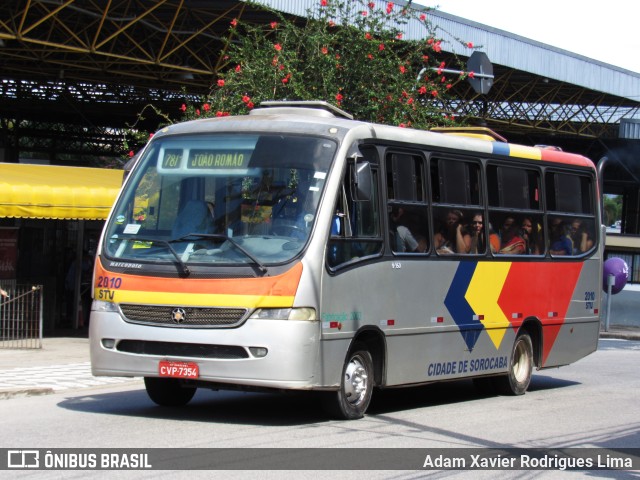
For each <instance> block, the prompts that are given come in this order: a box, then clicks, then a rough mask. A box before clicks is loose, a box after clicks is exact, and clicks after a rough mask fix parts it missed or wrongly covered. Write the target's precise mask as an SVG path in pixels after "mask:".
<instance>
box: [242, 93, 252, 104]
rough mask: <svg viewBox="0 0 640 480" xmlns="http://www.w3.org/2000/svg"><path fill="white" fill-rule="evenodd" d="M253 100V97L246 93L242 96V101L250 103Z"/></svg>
mask: <svg viewBox="0 0 640 480" xmlns="http://www.w3.org/2000/svg"><path fill="white" fill-rule="evenodd" d="M250 101H251V97H248V96H247V95H245V96H244V97H242V102H243V103H249V102H250Z"/></svg>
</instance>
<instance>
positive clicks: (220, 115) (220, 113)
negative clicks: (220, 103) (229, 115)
mask: <svg viewBox="0 0 640 480" xmlns="http://www.w3.org/2000/svg"><path fill="white" fill-rule="evenodd" d="M223 115H224V114H223V113H222V112H221V111H220V110H218V111H217V112H216V117H222V116H223Z"/></svg>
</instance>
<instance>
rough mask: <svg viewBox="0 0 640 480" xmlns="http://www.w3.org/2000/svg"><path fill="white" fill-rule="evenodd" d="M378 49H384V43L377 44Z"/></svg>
mask: <svg viewBox="0 0 640 480" xmlns="http://www.w3.org/2000/svg"><path fill="white" fill-rule="evenodd" d="M378 50H380V51H383V50H384V43H381V44H380V45H378Z"/></svg>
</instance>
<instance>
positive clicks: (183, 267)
mask: <svg viewBox="0 0 640 480" xmlns="http://www.w3.org/2000/svg"><path fill="white" fill-rule="evenodd" d="M122 238H123V239H124V240H133V241H136V242H150V243H159V244H161V245H164V246H165V247H167V248H168V249H169V251H170V252H171V254H172V255H173V256H174V257H175V259H176V260H177V261H178V265H180V270H181V272H182V274H183V275H184V276H185V277H188V276H189V275H191V271H190V270H189V267H187V264H186V263H184V262H183V261H182V258H180V255H178V252H176V251H175V250H174V249H173V247H172V246H171V244H170V243H169V242H167V241H166V240H158V239H157V238H141V237H122Z"/></svg>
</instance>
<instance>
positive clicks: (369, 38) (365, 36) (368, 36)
mask: <svg viewBox="0 0 640 480" xmlns="http://www.w3.org/2000/svg"><path fill="white" fill-rule="evenodd" d="M364 38H366V39H367V40H371V34H370V33H369V32H367V33H365V34H364Z"/></svg>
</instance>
